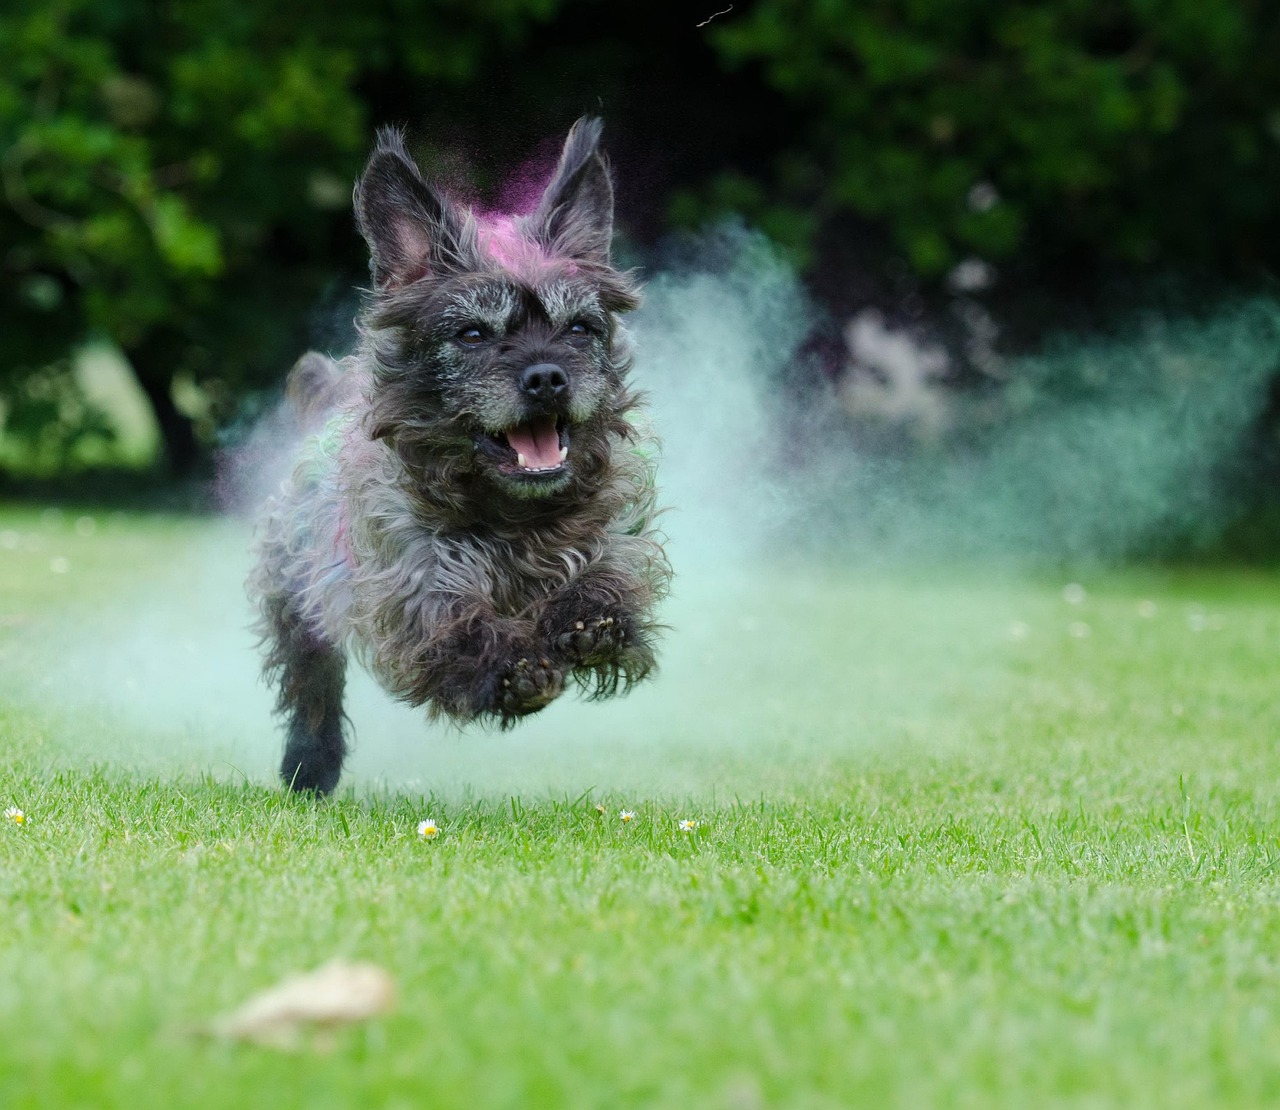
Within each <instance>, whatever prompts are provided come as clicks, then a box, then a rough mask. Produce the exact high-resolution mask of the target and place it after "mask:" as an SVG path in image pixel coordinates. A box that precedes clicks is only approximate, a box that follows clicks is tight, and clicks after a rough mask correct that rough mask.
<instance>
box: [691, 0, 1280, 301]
mask: <svg viewBox="0 0 1280 1110" xmlns="http://www.w3.org/2000/svg"><path fill="white" fill-rule="evenodd" d="M710 33H711V35H712V39H713V42H714V44H715V45H716V47H717V49H718V50H719V52H720V54H721V56H722V58H723V59H724V60H725V62H726V64H728V65H730V66H733V67H754V68H756V69H757V70H758V72H759V74H760V78H761V80H762V81H764V82H766V83H767V84H768V85H769V86H771V87H772V89H773V90H774V91H775V93H776V95H777V96H778V97H779V98H781V99H782V100H783V101H784V102H785V103H786V104H787V106H788V107H789V109H790V110H791V112H792V113H793V116H792V118H793V120H794V121H795V122H796V126H795V129H794V132H793V133H792V134H791V135H790V136H788V137H786V138H784V139H783V140H782V141H781V142H780V144H779V148H778V149H777V150H776V151H774V152H773V154H772V169H771V171H770V174H769V177H768V180H765V181H761V180H750V181H743V180H741V178H740V175H738V174H736V173H735V172H726V173H724V174H723V175H721V176H720V177H719V178H718V180H717V181H715V182H714V183H713V184H712V185H711V186H710V187H709V188H707V189H703V190H699V191H697V192H686V193H684V194H683V195H682V196H681V197H680V198H679V204H678V206H677V210H676V214H677V215H679V216H683V217H684V218H686V219H687V218H691V217H692V216H694V215H695V214H698V212H697V210H698V209H699V206H701V207H703V208H711V209H715V208H719V207H721V206H723V204H724V203H725V201H726V200H727V201H728V202H729V203H731V204H732V205H733V206H734V207H735V208H737V209H738V210H739V211H741V210H743V209H744V208H745V209H746V210H747V211H748V214H749V215H751V216H752V217H753V218H755V219H756V220H757V221H758V222H760V223H761V224H762V225H764V226H767V227H768V228H769V229H770V230H771V231H772V232H773V233H774V234H775V235H776V236H778V237H780V238H782V239H783V240H786V241H789V242H790V243H791V244H792V246H793V247H795V248H797V249H798V250H800V251H801V252H802V254H803V252H805V251H807V250H809V249H810V248H811V247H812V246H813V244H814V232H815V228H818V227H821V226H822V225H823V223H824V222H825V221H827V220H829V219H830V218H831V217H833V216H835V215H838V214H840V213H848V212H852V213H856V214H858V215H860V216H863V217H869V218H870V219H872V220H874V221H876V222H878V223H883V224H886V225H887V226H888V228H889V229H890V231H891V233H892V236H893V238H894V240H895V241H896V244H897V247H898V249H900V250H901V251H902V252H903V253H904V254H905V256H906V257H907V258H908V260H909V261H910V264H911V265H912V267H913V268H914V269H915V270H916V271H917V272H918V273H920V274H922V275H926V276H933V275H940V274H941V273H943V272H944V271H945V270H947V269H948V268H949V267H951V266H953V265H954V264H955V263H956V262H958V261H959V260H960V259H962V258H964V257H965V256H967V255H970V254H977V255H980V256H982V257H985V258H988V259H993V260H997V259H1003V258H1009V257H1012V256H1015V255H1019V256H1022V258H1023V259H1024V260H1028V259H1029V260H1033V261H1036V262H1039V263H1041V264H1042V266H1044V267H1048V268H1051V267H1053V266H1054V265H1057V264H1061V263H1064V262H1070V261H1072V260H1078V259H1079V258H1080V257H1081V256H1085V257H1088V258H1090V259H1092V258H1102V259H1104V260H1105V259H1110V260H1114V261H1118V262H1120V263H1122V264H1140V265H1145V264H1149V263H1161V264H1169V263H1175V264H1176V263H1184V262H1188V261H1190V262H1201V263H1210V264H1219V265H1221V264H1227V265H1233V266H1242V265H1243V266H1248V265H1251V264H1253V263H1256V262H1257V261H1259V260H1261V259H1270V260H1272V261H1274V260H1275V258H1276V254H1277V232H1278V231H1280V217H1278V216H1277V212H1278V211H1280V208H1278V206H1277V204H1276V196H1277V195H1278V194H1280V66H1277V65H1276V64H1275V59H1276V58H1277V57H1278V56H1280V6H1277V5H1275V4H1265V3H1256V2H1253V0H1217V2H1214V3H1202V2H1199V0H1108V2H1105V3H1098V2H1095V0H1054V2H1052V3H1043V4H1024V3H1015V2H1011V0H1000V2H996V3H984V2H977V0H857V2H853V0H818V2H802V0H764V2H762V3H759V4H756V5H755V6H754V7H753V8H751V9H750V11H749V12H748V13H746V14H744V15H742V16H741V17H740V18H733V17H725V18H722V19H719V20H717V21H716V22H715V23H714V24H712V25H711V28H710Z"/></svg>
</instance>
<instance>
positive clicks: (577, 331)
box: [569, 320, 591, 339]
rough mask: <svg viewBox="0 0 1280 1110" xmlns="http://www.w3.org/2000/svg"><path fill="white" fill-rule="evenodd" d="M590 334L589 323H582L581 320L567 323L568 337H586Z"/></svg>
mask: <svg viewBox="0 0 1280 1110" xmlns="http://www.w3.org/2000/svg"><path fill="white" fill-rule="evenodd" d="M590 334H591V327H590V325H588V324H584V323H583V322H582V321H581V320H575V321H574V322H573V323H572V324H570V325H569V337H570V338H571V339H586V338H587V336H589V335H590Z"/></svg>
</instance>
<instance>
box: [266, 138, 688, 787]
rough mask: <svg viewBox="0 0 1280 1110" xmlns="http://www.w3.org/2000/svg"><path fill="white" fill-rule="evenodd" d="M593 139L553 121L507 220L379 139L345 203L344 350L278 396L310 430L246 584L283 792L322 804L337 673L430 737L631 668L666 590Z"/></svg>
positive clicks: (645, 650)
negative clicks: (521, 209)
mask: <svg viewBox="0 0 1280 1110" xmlns="http://www.w3.org/2000/svg"><path fill="white" fill-rule="evenodd" d="M599 136H600V124H599V121H597V120H590V119H584V120H580V121H579V122H578V123H577V124H575V125H574V127H573V129H572V130H571V131H570V133H569V137H568V139H567V140H566V142H565V146H564V150H563V153H562V155H561V158H560V162H559V165H558V167H557V168H556V171H555V173H554V175H553V176H552V178H551V180H550V183H549V184H548V185H547V187H546V190H545V192H544V193H543V194H542V197H541V199H540V201H539V202H538V203H537V205H536V207H534V209H533V210H532V211H531V212H529V213H527V214H525V215H522V216H518V217H503V216H496V217H495V216H485V215H481V214H477V213H476V212H474V211H472V210H470V209H467V208H465V207H463V206H461V205H459V204H457V203H455V202H454V201H452V200H450V199H449V198H448V197H447V196H446V195H445V194H444V193H443V192H441V191H440V190H438V189H437V188H435V187H434V186H433V185H431V184H430V183H428V182H427V181H426V180H424V178H423V177H422V175H421V173H420V172H419V170H418V167H417V166H416V165H415V164H414V162H413V160H412V159H411V158H410V157H409V155H408V154H407V152H406V151H405V148H404V145H403V141H402V140H401V137H400V136H399V134H398V133H396V132H394V131H389V130H387V131H383V132H381V133H380V134H379V136H378V143H377V147H376V149H375V150H374V153H373V155H372V157H371V158H370V160H369V164H368V166H367V167H366V169H365V171H364V174H363V176H362V177H361V179H360V181H359V183H358V184H357V186H356V193H355V206H356V216H357V220H358V223H359V226H360V230H361V232H362V233H363V235H364V237H365V239H366V240H367V242H368V244H369V249H370V253H371V263H370V268H371V271H372V275H373V285H374V289H373V293H372V296H371V297H370V299H369V301H368V303H367V305H366V307H365V310H364V312H363V313H362V316H361V319H360V334H361V343H360V346H359V348H358V350H357V351H356V353H355V354H354V355H352V356H351V357H350V358H348V359H345V360H343V362H342V363H340V364H336V363H333V362H331V361H330V360H329V359H327V358H325V357H324V356H322V355H318V354H314V353H312V354H308V355H306V356H304V357H303V359H302V360H301V361H300V362H299V363H298V365H297V366H296V367H295V368H294V371H293V373H292V375H291V376H290V381H289V386H288V393H289V396H290V398H291V400H292V402H293V404H294V407H295V410H296V411H297V412H298V413H299V414H300V416H301V417H302V418H303V419H304V421H307V422H309V423H310V425H311V427H312V429H313V433H314V434H312V435H311V437H310V438H309V439H308V440H307V442H306V444H305V446H304V448H303V450H302V453H301V456H300V458H299V461H298V463H297V466H296V468H295V470H294V472H293V475H292V477H291V478H290V479H289V480H288V481H287V482H286V483H285V485H284V487H283V488H282V489H281V491H280V492H279V493H278V494H277V496H276V497H275V498H273V499H272V500H271V501H270V502H269V503H268V506H267V511H266V515H265V518H264V520H263V522H262V525H261V528H260V532H259V539H258V543H257V547H256V553H257V564H256V567H255V570H254V572H253V574H252V576H251V578H250V583H249V584H250V592H251V594H252V595H253V596H254V597H255V599H256V601H257V604H258V607H259V613H260V617H259V622H258V626H257V627H258V631H259V632H260V633H261V636H262V643H263V647H264V654H265V663H264V673H265V674H266V676H267V678H268V679H269V680H270V681H272V682H274V683H275V684H276V685H277V687H278V694H279V697H278V705H277V708H278V710H279V712H280V713H281V715H282V716H283V717H284V719H285V724H286V729H287V740H286V747H285V755H284V761H283V763H282V765H281V774H282V776H283V778H284V780H285V782H286V783H288V784H289V785H290V786H292V787H293V788H295V789H299V790H304V789H305V790H315V791H318V792H322V793H327V792H328V791H331V790H332V789H333V788H334V786H335V785H336V784H337V781H338V777H339V774H340V772H341V769H342V760H343V757H344V755H345V753H346V741H345V737H344V720H345V719H344V716H343V711H342V694H343V684H344V675H345V669H346V661H347V656H348V655H349V654H350V655H353V656H355V657H356V658H357V659H358V660H360V661H361V662H363V663H364V664H365V665H366V666H368V667H369V669H370V670H372V672H373V673H374V675H375V676H376V677H377V678H378V679H379V680H380V681H381V683H382V684H383V685H384V686H385V687H386V688H387V690H389V691H390V692H391V693H392V694H394V695H395V696H396V697H398V698H400V699H401V700H403V701H406V702H408V703H410V704H412V705H421V706H425V707H426V709H427V711H428V713H429V715H431V716H433V717H435V716H440V715H444V716H447V717H449V718H452V719H453V720H455V721H459V722H467V721H474V720H481V721H483V720H489V721H495V722H498V723H500V724H502V725H509V724H511V723H512V722H514V721H515V720H516V719H518V718H519V717H521V716H523V715H525V714H528V713H533V712H536V711H537V710H539V709H541V708H543V707H544V706H546V705H547V704H548V703H550V702H551V701H552V700H553V699H554V698H556V697H557V696H558V695H559V694H560V693H561V692H562V690H563V689H564V687H565V685H566V681H567V680H570V679H572V680H574V681H576V682H577V683H578V684H579V685H580V686H582V687H583V688H584V689H585V690H586V691H587V692H588V693H589V695H591V696H594V697H602V696H605V695H609V694H613V693H615V692H618V691H620V690H625V689H626V688H627V687H629V686H630V685H631V684H632V683H634V682H636V681H638V680H640V679H641V678H643V677H645V675H647V674H648V673H649V672H650V671H651V670H652V668H653V665H654V655H653V640H654V635H655V631H656V627H657V626H656V625H655V623H654V607H655V605H656V603H657V602H658V601H659V600H660V599H661V597H662V596H663V595H664V594H665V592H666V588H667V584H668V580H669V577H670V569H669V567H668V564H667V561H666V558H665V556H664V554H663V550H662V545H661V536H660V534H659V533H658V532H656V531H655V526H654V518H655V515H656V509H655V490H654V481H653V466H654V450H653V444H652V441H651V440H650V439H649V437H648V435H647V434H646V433H645V431H644V430H643V425H642V424H641V422H640V420H639V418H638V416H637V412H636V410H637V403H638V402H637V397H636V395H635V394H634V393H632V392H631V390H630V389H629V388H628V385H627V380H626V379H627V372H628V370H629V368H630V364H631V355H630V351H629V347H628V342H627V338H626V334H625V332H624V331H623V329H622V327H621V325H620V323H619V319H618V316H619V314H620V313H623V312H626V311H627V310H629V309H632V308H634V307H635V306H636V304H637V291H636V288H635V285H634V282H633V280H632V278H631V276H630V275H629V274H626V273H622V272H619V271H618V270H616V269H615V268H614V267H613V266H612V265H611V264H610V260H609V251H610V241H611V238H612V220H613V192H612V186H611V184H610V180H609V171H608V167H607V166H606V164H605V162H604V159H603V157H602V156H601V154H600V153H599V151H598V142H599Z"/></svg>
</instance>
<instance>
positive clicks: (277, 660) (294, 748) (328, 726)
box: [263, 597, 347, 794]
mask: <svg viewBox="0 0 1280 1110" xmlns="http://www.w3.org/2000/svg"><path fill="white" fill-rule="evenodd" d="M264 609H265V611H266V625H267V634H266V638H265V639H266V645H267V655H266V661H265V663H264V664H263V671H264V673H265V674H267V675H268V677H270V678H273V679H274V680H275V681H276V683H277V684H278V687H279V690H278V695H277V699H276V711H277V712H278V713H279V714H280V715H281V716H282V717H284V719H285V730H286V733H285V749H284V760H283V761H282V762H281V764H280V777H281V778H282V779H284V781H285V785H287V786H288V787H289V788H290V789H292V790H314V791H315V792H316V793H318V794H328V793H330V792H331V791H332V790H333V788H334V787H335V786H337V785H338V776H339V775H341V773H342V760H343V757H344V756H345V755H346V754H347V744H346V739H345V737H344V735H343V731H344V729H343V726H344V718H343V715H342V691H343V687H344V686H345V684H346V665H347V661H346V657H345V655H344V654H343V653H342V651H340V650H339V649H337V648H335V647H332V646H331V645H329V644H326V643H324V642H323V641H322V640H320V639H319V638H318V637H316V635H315V634H314V633H313V632H311V630H310V629H308V628H307V627H306V626H305V625H304V624H303V622H302V621H301V620H299V619H298V617H297V615H296V614H295V613H294V612H293V608H292V606H291V604H290V599H289V598H287V597H273V598H269V599H267V601H266V603H265V605H264Z"/></svg>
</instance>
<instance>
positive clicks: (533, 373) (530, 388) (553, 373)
mask: <svg viewBox="0 0 1280 1110" xmlns="http://www.w3.org/2000/svg"><path fill="white" fill-rule="evenodd" d="M520 388H521V389H522V390H524V392H525V393H527V394H529V396H530V397H536V398H537V399H538V400H539V401H550V400H551V399H552V398H553V397H558V396H559V395H560V394H561V393H563V392H564V391H565V390H566V389H568V388H569V375H568V374H566V373H565V372H564V371H563V370H562V369H561V368H560V367H559V366H557V365H556V364H555V363H554V362H539V363H536V364H535V365H533V366H530V367H527V368H526V369H525V372H524V373H523V374H521V375H520Z"/></svg>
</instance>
